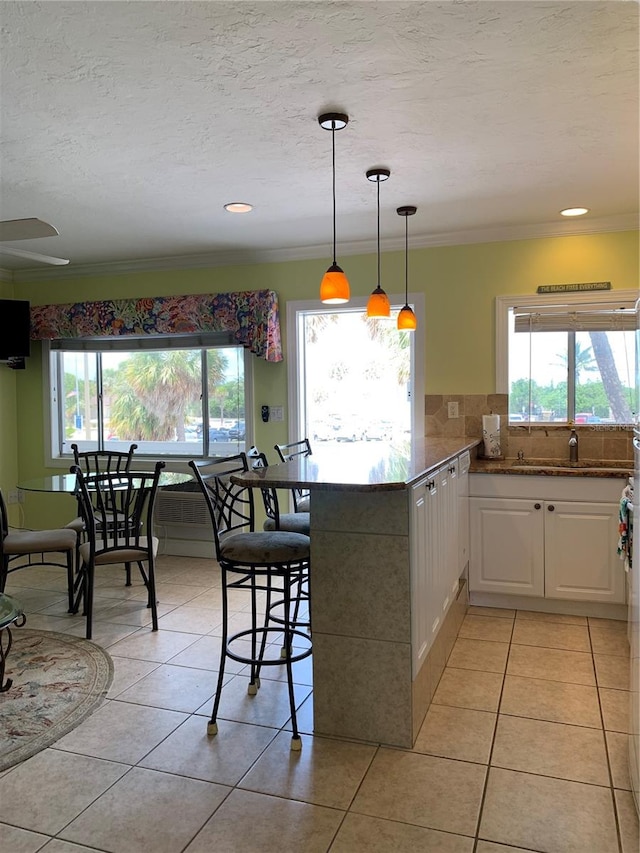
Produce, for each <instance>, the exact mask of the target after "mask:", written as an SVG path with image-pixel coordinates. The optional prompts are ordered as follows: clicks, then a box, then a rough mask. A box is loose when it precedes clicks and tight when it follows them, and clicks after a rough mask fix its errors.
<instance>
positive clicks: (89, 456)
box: [66, 444, 138, 586]
mask: <svg viewBox="0 0 640 853" xmlns="http://www.w3.org/2000/svg"><path fill="white" fill-rule="evenodd" d="M137 449H138V445H137V444H132V445H130V447H129V449H128V450H126V451H120V450H80V449H79V447H78V445H77V444H72V445H71V450H73V463H74V465H77V466H78V467H79V468H81V469H82V473H83V474H84V475H85V476H90V475H91V474H109V473H113V474H118V473H120V472H126V471H129V470H130V469H131V462H132V460H133V454H134V452H135V451H136V450H137ZM66 527H67V528H68V529H69V530H73V531H74V533H75V534H76V570H77V569H79V567H80V545H81V544H82V540H83V538H84V535H85V529H84V521H83V519H82V513H81V511H80V504H79V503H78V515H77V516H76V518H74V519H72V521H70V522H69V523H68V524H67V525H66ZM126 571H127V573H126V578H127V579H126V585H127V586H131V566H127V570H126Z"/></svg>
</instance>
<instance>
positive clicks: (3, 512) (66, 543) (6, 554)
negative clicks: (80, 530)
mask: <svg viewBox="0 0 640 853" xmlns="http://www.w3.org/2000/svg"><path fill="white" fill-rule="evenodd" d="M75 547H76V534H75V533H74V532H73V530H68V529H66V528H64V527H62V528H59V529H54V530H11V531H9V516H8V513H7V507H6V504H5V502H4V498H3V497H2V492H0V592H4V589H5V586H6V584H7V578H8V577H9V574H10V573H11V572H16V571H18V570H19V569H27V568H29V566H60V567H61V568H65V569H66V570H67V592H68V598H69V612H70V613H71V612H72V611H73V557H74V552H75ZM51 554H61V555H63V556H64V558H65V562H64V563H57V562H55V561H54V560H52V559H51V556H50V555H51ZM36 558H38V559H36Z"/></svg>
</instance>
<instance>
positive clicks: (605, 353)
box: [589, 332, 633, 424]
mask: <svg viewBox="0 0 640 853" xmlns="http://www.w3.org/2000/svg"><path fill="white" fill-rule="evenodd" d="M589 338H590V339H591V346H592V347H593V352H594V353H595V357H596V362H597V365H598V369H599V370H600V377H601V379H602V384H603V385H604V389H605V391H606V394H607V398H608V400H609V405H610V406H611V413H612V414H613V417H614V420H615V421H616V422H617V423H622V424H625V423H626V424H630V423H631V421H632V420H633V415H632V413H631V406H630V404H629V400H628V399H627V398H626V397H625V393H624V389H623V386H622V382H621V381H620V377H619V376H618V370H617V368H616V362H615V359H614V357H613V352H612V350H611V344H610V343H609V338H608V336H607V333H606V332H589Z"/></svg>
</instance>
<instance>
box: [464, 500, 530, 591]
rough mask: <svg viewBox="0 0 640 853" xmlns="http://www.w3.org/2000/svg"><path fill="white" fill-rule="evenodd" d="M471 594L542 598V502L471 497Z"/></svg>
mask: <svg viewBox="0 0 640 853" xmlns="http://www.w3.org/2000/svg"><path fill="white" fill-rule="evenodd" d="M469 506H470V524H471V553H470V559H469V590H470V591H471V592H474V591H477V592H495V593H507V594H512V595H539V596H541V595H544V512H543V507H542V501H535V500H529V499H526V500H525V499H522V500H521V499H517V498H471V499H470V502H469Z"/></svg>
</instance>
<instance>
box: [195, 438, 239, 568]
mask: <svg viewBox="0 0 640 853" xmlns="http://www.w3.org/2000/svg"><path fill="white" fill-rule="evenodd" d="M189 467H190V468H191V469H192V470H193V473H194V475H195V478H196V481H197V483H198V485H199V486H200V490H201V492H202V494H203V495H204V499H205V502H206V504H207V509H208V510H209V516H210V518H211V525H212V528H213V539H214V545H215V551H216V559H217V560H220V558H221V556H222V555H221V549H220V546H221V542H223V541H224V539H226V538H227V537H229V536H232V535H233V534H235V533H248V532H253V531H254V530H255V503H254V498H253V489H252V488H250V487H249V486H242V485H236V484H235V483H232V482H231V475H232V474H245V473H246V472H247V471H248V470H249V464H248V462H247V455H246V453H237V454H235V455H233V456H220V457H217V458H215V459H206V460H204V461H202V460H195V459H192V460H191V461H190V462H189Z"/></svg>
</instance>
